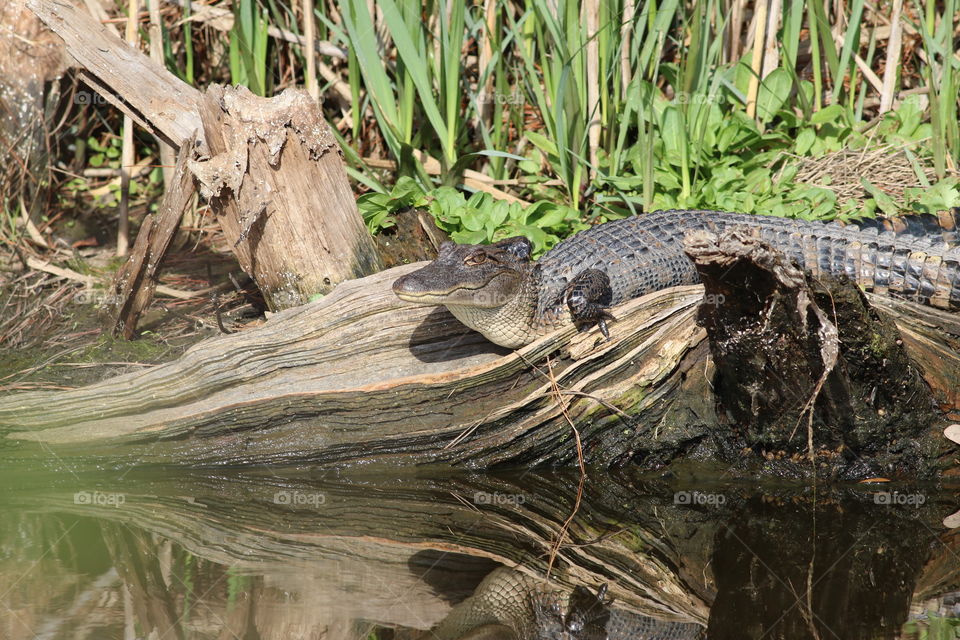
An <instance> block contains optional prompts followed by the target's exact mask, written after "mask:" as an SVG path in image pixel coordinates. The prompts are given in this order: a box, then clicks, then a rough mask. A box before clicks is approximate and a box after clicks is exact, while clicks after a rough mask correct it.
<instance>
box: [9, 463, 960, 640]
mask: <svg viewBox="0 0 960 640" xmlns="http://www.w3.org/2000/svg"><path fill="white" fill-rule="evenodd" d="M42 466H44V465H36V464H30V465H29V466H28V465H18V464H12V463H11V464H7V465H6V467H5V469H4V470H3V471H2V472H0V476H2V479H0V486H2V487H3V488H4V491H3V493H2V495H0V505H2V513H3V518H2V519H0V638H4V639H9V640H21V639H44V640H48V639H49V640H53V639H61V638H62V639H67V638H70V639H73V640H81V639H90V640H106V639H113V638H116V639H127V638H129V639H132V638H163V639H166V638H184V639H189V638H211V639H231V638H236V639H243V640H247V639H256V638H293V639H296V638H338V639H344V640H346V639H354V638H355V639H372V638H378V639H390V638H392V639H413V638H438V637H447V636H444V635H442V633H441V634H435V633H433V632H431V631H430V629H432V628H437V629H439V630H440V631H441V632H442V630H443V627H442V626H440V627H437V625H442V624H443V621H444V620H445V619H448V618H449V616H451V615H454V616H455V615H459V614H457V613H456V612H457V611H458V609H457V606H458V603H463V602H464V601H466V602H467V603H468V604H470V603H475V602H476V601H477V599H478V598H480V597H482V592H483V591H484V589H487V588H488V587H489V583H490V578H489V576H491V575H498V576H499V575H513V576H519V578H521V579H522V580H526V581H527V583H528V584H534V585H537V587H536V589H537V590H539V589H542V590H543V592H544V593H546V592H550V593H553V594H554V597H555V599H556V598H559V602H560V605H559V608H555V609H550V608H549V607H547V608H544V609H542V610H539V609H538V610H537V611H538V612H539V615H542V616H546V617H547V618H551V617H552V619H553V620H554V622H557V624H558V625H559V626H557V625H554V626H555V627H557V628H562V629H566V630H567V631H565V632H564V633H566V634H567V635H562V634H555V635H553V636H552V637H556V638H562V637H569V638H584V639H588V638H589V639H590V640H593V639H594V638H603V637H605V633H606V632H601V631H600V629H602V628H603V625H605V624H609V625H612V624H613V622H610V621H613V620H621V621H623V620H626V621H628V622H629V623H630V624H633V625H634V626H633V627H629V628H632V629H633V631H632V632H629V634H628V635H627V636H623V635H621V636H620V637H635V638H644V637H648V638H654V637H668V638H681V637H690V638H692V637H710V638H764V639H768V638H804V637H811V638H821V639H827V638H844V639H846V638H897V637H900V638H931V639H932V638H938V639H939V638H957V637H960V528H950V525H953V526H955V520H956V519H957V517H956V516H953V518H954V520H951V519H950V517H951V514H954V513H955V512H956V511H957V509H958V508H960V488H958V487H956V486H953V487H933V486H926V485H917V486H903V485H890V484H886V485H851V486H841V487H797V486H793V487H790V486H773V485H763V486H755V485H749V484H746V483H743V482H742V481H740V482H732V481H729V480H728V479H726V478H723V477H722V476H721V477H714V478H696V477H683V478H680V477H673V476H671V477H668V478H662V477H660V478H656V479H650V478H649V477H641V476H636V475H632V474H630V473H621V474H608V473H605V472H600V471H597V472H593V473H591V474H590V475H589V477H588V478H587V479H586V480H585V481H584V482H583V483H581V482H580V478H579V477H578V476H577V475H576V474H568V473H552V474H542V473H519V472H517V473H503V474H466V473H461V474H434V475H431V474H428V473H422V472H421V473H410V474H406V475H404V474H400V475H397V474H391V477H384V476H383V475H381V474H359V473H345V472H330V471H324V472H320V471H315V470H310V469H297V470H289V469H269V468H262V469H257V470H255V471H254V472H251V471H245V472H240V471H235V470H222V471H217V472H210V471H207V472H185V471H183V470H164V469H154V470H149V471H136V472H114V471H109V472H107V471H95V470H90V469H79V468H76V467H70V466H67V465H65V464H61V463H58V462H57V461H56V460H51V461H50V462H49V464H47V465H45V468H40V467H42ZM578 493H580V494H581V495H580V500H579V504H578V499H577V496H578ZM571 516H572V517H571ZM945 519H946V524H945ZM568 520H569V523H568V525H567V527H566V533H565V535H563V537H562V539H561V538H559V536H560V531H561V529H562V528H563V526H564V523H565V522H567V521H568ZM551 556H553V559H552V561H551ZM548 567H549V569H550V573H551V581H550V582H548V583H545V582H542V581H541V580H540V578H541V577H542V576H543V575H544V574H545V573H546V571H547V570H548ZM492 572H498V573H496V574H494V573H492ZM485 579H486V582H484V581H485ZM485 585H486V586H485ZM603 585H605V593H604V594H603V597H602V598H601V599H597V598H596V595H595V594H596V593H597V592H598V590H601V587H602V586H603ZM577 587H580V588H579V589H576V588H577ZM575 589H576V590H575ZM574 590H575V591H574ZM574 593H579V594H580V595H579V596H574V595H571V594H574ZM557 594H559V595H557ZM585 594H586V595H585ZM497 595H498V596H500V597H502V598H506V599H505V600H499V601H497V603H496V604H495V606H494V607H493V609H494V612H493V614H492V615H499V614H503V612H505V611H507V610H508V609H510V607H513V606H514V605H517V606H520V607H521V609H522V608H523V607H527V609H529V608H530V607H531V603H533V605H534V606H535V605H536V603H537V602H539V600H537V599H536V597H534V595H535V594H534V595H531V594H530V593H527V594H520V595H518V596H516V597H515V598H514V600H515V602H512V601H510V598H509V597H507V596H506V595H504V594H503V593H500V594H497ZM507 595H510V594H507ZM568 596H569V600H567V599H566V598H567V597H568ZM471 597H473V598H474V600H467V599H468V598H471ZM510 597H513V596H510ZM538 597H539V596H538ZM578 597H579V598H580V599H579V600H577V598H578ZM584 598H586V600H584ZM591 598H593V599H592V600H591ZM585 601H586V602H587V604H586V605H584V604H583V603H584V602H585ZM578 602H579V604H577V603H578ZM517 603H519V604H517ZM591 603H592V604H591ZM567 605H569V608H570V611H573V610H574V609H576V608H577V607H580V608H581V609H582V611H581V613H584V611H585V612H586V613H585V614H584V615H581V616H580V617H577V616H576V615H573V614H572V613H570V611H566V607H567ZM464 606H465V605H463V604H461V605H460V611H461V612H462V611H463V607H464ZM471 606H472V605H471ZM504 615H505V614H504ZM520 615H521V616H522V615H526V614H523V613H521V614H520ZM657 625H659V626H657ZM505 628H507V627H505V626H504V625H500V626H499V627H498V626H497V625H492V626H488V627H487V633H489V635H481V634H480V632H478V633H477V635H473V636H470V635H469V634H466V637H475V638H500V637H504V638H506V637H515V636H510V635H496V634H497V633H498V632H499V633H506V632H505V631H503V629H505ZM498 629H499V630H500V631H498ZM643 630H647V631H643ZM657 634H660V635H657ZM610 637H611V638H616V637H617V636H616V635H614V634H612V635H610Z"/></svg>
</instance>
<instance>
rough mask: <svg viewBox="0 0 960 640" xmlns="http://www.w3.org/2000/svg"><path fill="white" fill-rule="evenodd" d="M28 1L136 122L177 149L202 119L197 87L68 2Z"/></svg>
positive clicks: (54, 0)
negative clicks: (155, 62) (181, 79)
mask: <svg viewBox="0 0 960 640" xmlns="http://www.w3.org/2000/svg"><path fill="white" fill-rule="evenodd" d="M27 6H28V7H29V8H30V9H31V10H33V12H34V13H36V14H37V16H39V18H40V19H41V20H43V21H44V22H45V23H46V25H47V26H48V27H50V29H52V30H53V31H54V32H55V33H56V34H57V35H58V36H60V37H61V38H63V40H64V42H65V43H66V46H67V53H69V54H70V55H71V56H73V58H74V59H76V61H77V63H78V64H79V65H80V66H81V67H82V68H83V69H84V70H85V72H86V74H87V76H88V77H90V78H94V79H95V80H94V82H95V84H96V85H97V86H98V89H99V90H101V91H102V95H104V96H105V97H107V99H108V100H111V102H113V103H114V104H115V105H116V106H117V107H118V108H119V109H120V110H122V111H123V112H124V113H125V114H126V115H129V116H130V117H131V118H133V120H134V121H135V122H137V123H138V124H140V125H141V126H144V127H145V128H147V130H148V131H150V132H151V133H154V134H156V135H159V136H160V137H161V138H163V141H164V142H166V143H167V144H169V145H170V146H172V147H173V148H174V149H179V148H180V145H181V144H182V143H183V141H184V140H186V139H187V138H189V137H190V136H191V135H193V133H194V132H195V131H202V126H201V124H200V116H199V113H200V92H199V91H197V90H196V89H194V88H193V87H191V86H190V85H188V84H186V83H184V82H181V81H180V80H179V79H178V78H177V77H176V76H174V75H173V74H172V73H170V72H169V71H167V70H166V69H165V68H163V67H161V66H158V65H156V64H153V63H152V62H151V60H150V58H149V57H147V56H146V55H144V54H142V53H140V51H138V50H137V49H135V48H133V47H131V46H130V45H128V44H127V43H126V42H124V41H123V40H121V39H120V38H119V37H118V36H117V35H116V34H115V33H113V32H112V31H111V30H110V29H107V28H106V27H105V26H104V25H102V24H100V22H98V21H97V20H95V19H94V18H93V16H91V15H90V14H89V13H87V12H86V11H84V10H83V9H81V8H79V7H77V6H75V5H74V4H73V3H71V2H61V1H59V0H27Z"/></svg>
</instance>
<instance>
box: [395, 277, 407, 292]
mask: <svg viewBox="0 0 960 640" xmlns="http://www.w3.org/2000/svg"><path fill="white" fill-rule="evenodd" d="M406 279H407V276H402V277H400V278H397V279H396V280H395V281H394V283H393V290H394V291H403V288H404V287H403V283H404V281H405V280H406Z"/></svg>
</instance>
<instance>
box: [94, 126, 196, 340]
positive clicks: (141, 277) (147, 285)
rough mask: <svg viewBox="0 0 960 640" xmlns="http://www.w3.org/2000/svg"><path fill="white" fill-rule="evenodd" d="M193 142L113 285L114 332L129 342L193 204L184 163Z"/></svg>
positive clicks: (190, 181)
mask: <svg viewBox="0 0 960 640" xmlns="http://www.w3.org/2000/svg"><path fill="white" fill-rule="evenodd" d="M195 140H196V136H195V135H194V136H193V137H191V139H190V141H189V142H188V144H186V145H185V146H183V147H181V148H180V153H179V154H178V158H177V165H176V168H175V169H174V171H173V180H172V181H171V182H170V183H168V185H167V191H166V193H164V196H163V201H162V202H161V203H160V210H159V211H158V212H157V215H156V218H154V216H153V215H147V217H146V218H145V219H144V221H143V224H142V225H141V227H140V233H139V234H137V241H136V243H135V244H134V247H133V252H132V254H131V255H130V258H129V259H128V260H127V262H126V263H124V265H123V267H121V269H120V271H119V272H117V277H116V279H115V281H114V284H113V288H114V295H115V296H117V301H116V305H115V306H116V311H115V313H116V318H117V320H116V323H115V325H114V330H115V331H116V332H119V333H122V334H123V336H124V337H125V338H127V339H128V340H129V339H131V338H133V337H134V332H135V329H136V326H137V321H138V320H139V318H140V314H141V313H143V311H144V309H146V307H147V306H148V305H149V304H150V302H151V300H152V299H153V293H154V291H155V290H156V287H157V276H158V274H159V273H160V267H161V266H162V264H163V258H164V256H165V255H166V253H167V249H168V248H169V246H170V243H171V242H172V241H173V238H174V236H175V235H176V233H177V229H179V228H180V220H181V218H182V217H183V213H184V211H186V209H187V207H188V206H189V205H190V203H191V201H192V200H193V196H194V193H195V190H194V187H193V176H192V175H191V173H190V171H189V169H188V168H187V162H188V160H189V159H190V157H191V155H192V154H193V142H194V141H195ZM154 220H156V222H154Z"/></svg>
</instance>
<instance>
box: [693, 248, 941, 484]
mask: <svg viewBox="0 0 960 640" xmlns="http://www.w3.org/2000/svg"><path fill="white" fill-rule="evenodd" d="M687 253H688V255H690V257H691V258H692V259H693V260H694V262H695V263H696V265H697V270H698V272H699V274H700V278H701V280H702V281H703V283H704V286H705V297H704V303H703V304H702V305H701V306H700V309H699V312H698V316H697V318H698V322H699V323H700V324H701V325H703V326H704V327H705V328H706V330H707V335H708V337H709V340H710V351H711V354H712V356H713V361H714V363H715V365H716V369H717V376H716V384H717V398H718V400H719V402H720V404H721V406H722V407H723V409H724V410H725V411H726V412H727V413H728V414H729V415H730V417H731V418H732V420H733V421H734V425H733V426H734V428H735V429H736V430H737V431H738V432H739V433H740V435H741V437H742V438H743V440H744V445H745V446H747V447H751V448H753V449H755V450H757V451H758V452H763V453H766V454H768V455H769V454H773V453H775V454H776V455H777V456H778V457H783V456H788V457H789V456H796V454H805V455H808V456H812V455H813V454H814V451H818V452H821V453H823V454H825V455H826V457H827V458H831V457H833V456H839V458H840V459H842V460H843V461H844V464H846V465H849V466H850V467H851V468H853V469H856V468H857V467H858V465H857V464H856V459H857V458H858V457H860V456H869V457H871V458H873V459H874V460H875V461H877V462H879V461H880V460H881V459H882V460H883V462H881V466H883V467H886V468H896V465H897V464H916V463H918V462H919V461H920V460H923V459H926V458H930V457H931V456H934V455H935V454H934V452H935V450H936V445H935V443H936V442H939V441H940V440H942V438H939V437H936V438H935V439H933V440H927V441H925V440H924V438H923V436H924V434H925V433H926V432H927V431H928V429H929V427H930V425H931V424H932V423H933V422H934V421H935V419H936V412H935V402H934V399H933V396H932V394H931V390H930V388H929V387H928V386H927V384H926V383H925V382H924V380H923V377H922V376H921V374H920V372H918V370H917V369H916V367H915V366H914V364H913V363H912V362H911V361H910V358H909V357H908V355H907V352H906V350H905V348H904V346H903V339H902V338H901V336H900V332H899V331H898V330H897V327H896V325H895V324H894V323H893V321H892V320H890V319H889V318H884V317H882V316H881V315H880V314H879V313H878V312H877V311H875V310H874V309H872V308H871V307H870V305H869V304H868V302H867V299H866V297H865V296H864V294H863V293H862V292H861V291H860V290H859V289H857V288H856V287H855V286H854V285H853V284H852V283H851V282H850V281H848V280H846V279H843V281H841V280H837V279H833V278H830V279H825V280H819V279H815V278H813V277H812V276H809V275H806V276H805V275H804V273H803V272H802V271H800V269H798V268H797V267H795V266H794V265H793V264H791V263H790V262H789V261H788V260H787V259H786V257H785V256H784V255H783V254H782V253H780V252H779V251H776V250H774V249H773V248H771V247H770V246H769V245H768V244H766V243H764V242H763V241H761V240H759V239H757V238H754V237H751V236H748V235H744V234H743V233H741V232H738V231H730V232H726V233H724V234H721V235H720V236H719V238H718V237H717V236H715V235H713V234H706V233H704V234H697V235H695V236H693V237H691V238H688V242H687ZM931 435H932V434H931ZM908 461H909V462H908ZM824 464H826V462H824ZM921 466H922V464H921Z"/></svg>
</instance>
